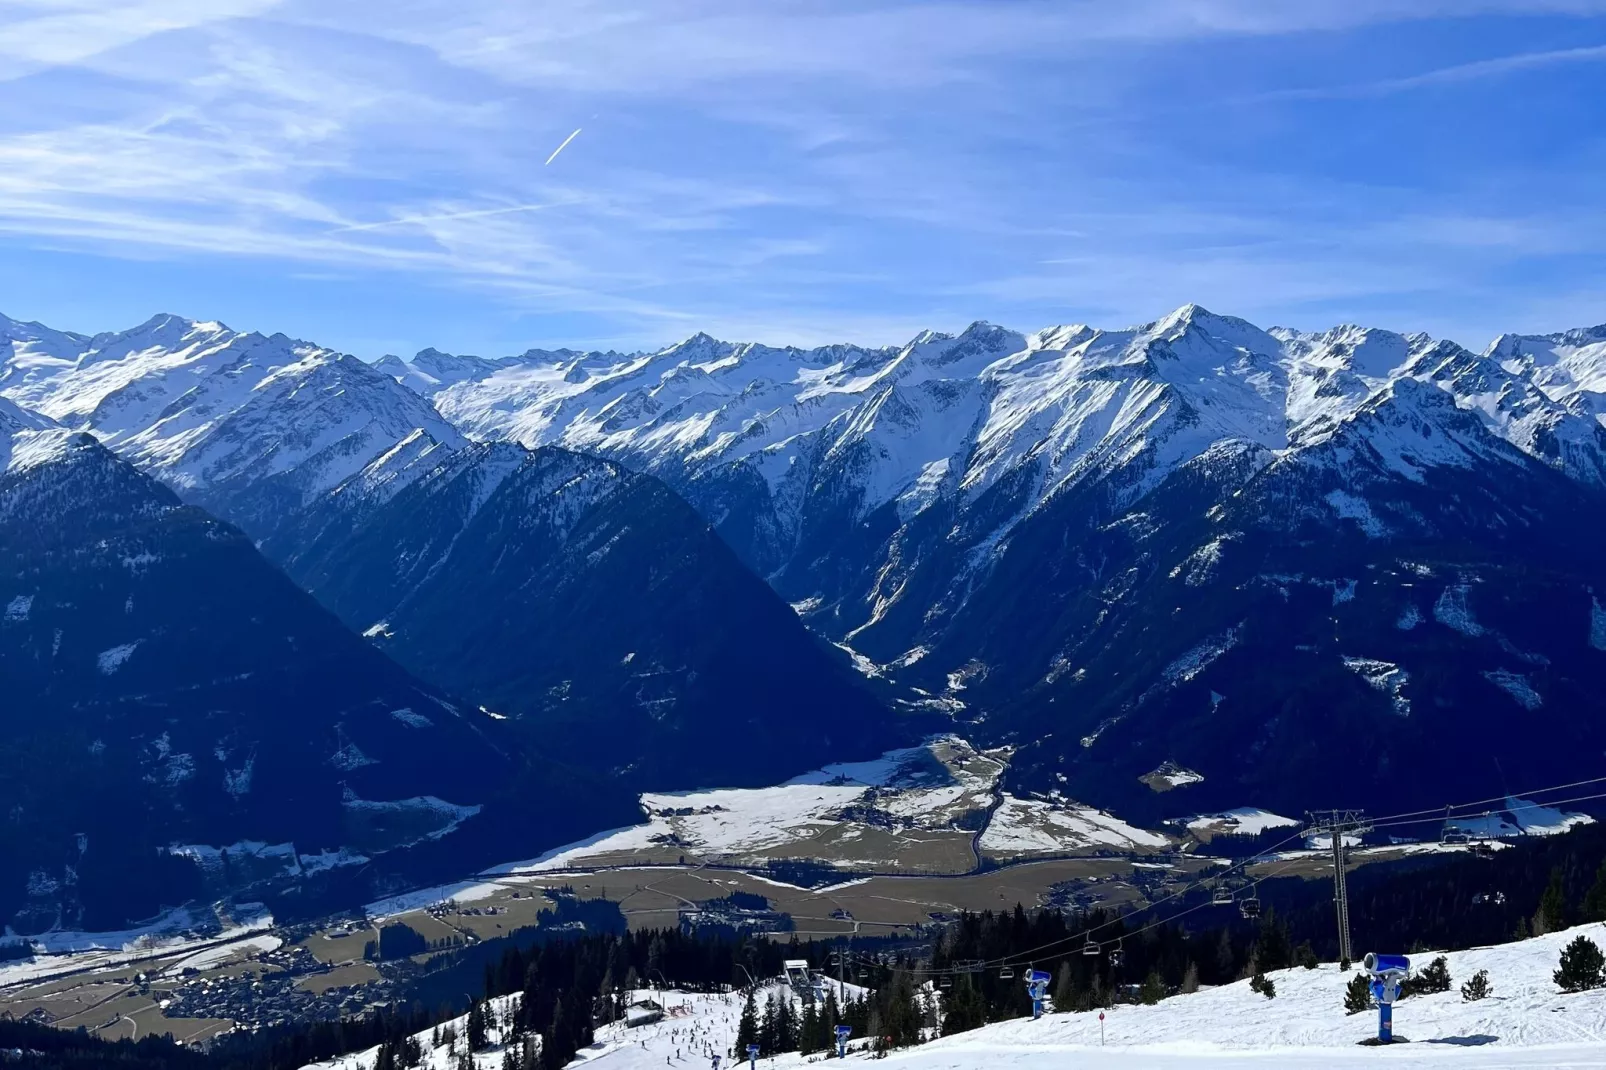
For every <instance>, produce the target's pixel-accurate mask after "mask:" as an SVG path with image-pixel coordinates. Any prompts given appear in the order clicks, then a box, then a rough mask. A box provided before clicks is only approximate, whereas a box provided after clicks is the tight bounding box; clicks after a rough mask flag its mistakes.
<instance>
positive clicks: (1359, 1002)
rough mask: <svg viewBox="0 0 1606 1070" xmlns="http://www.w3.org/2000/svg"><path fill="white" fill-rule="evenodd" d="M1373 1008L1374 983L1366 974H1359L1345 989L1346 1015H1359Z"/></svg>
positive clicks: (1351, 979) (1350, 980) (1352, 978)
mask: <svg viewBox="0 0 1606 1070" xmlns="http://www.w3.org/2000/svg"><path fill="white" fill-rule="evenodd" d="M1371 1007H1372V983H1371V981H1369V980H1368V979H1367V977H1366V975H1365V974H1364V973H1357V974H1355V975H1354V976H1353V977H1351V978H1350V979H1349V984H1348V985H1346V986H1345V988H1344V1013H1345V1014H1359V1013H1361V1012H1362V1011H1365V1010H1370V1009H1371Z"/></svg>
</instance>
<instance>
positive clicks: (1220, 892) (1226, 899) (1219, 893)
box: [1210, 888, 1232, 907]
mask: <svg viewBox="0 0 1606 1070" xmlns="http://www.w3.org/2000/svg"><path fill="white" fill-rule="evenodd" d="M1210 902H1211V903H1212V904H1214V905H1216V906H1218V907H1224V906H1231V905H1232V889H1231V888H1217V889H1216V892H1215V894H1214V895H1212V896H1211V897H1210Z"/></svg>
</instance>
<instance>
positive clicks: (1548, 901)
mask: <svg viewBox="0 0 1606 1070" xmlns="http://www.w3.org/2000/svg"><path fill="white" fill-rule="evenodd" d="M1566 927H1567V896H1566V893H1565V892H1564V891H1563V890H1562V886H1561V867H1560V866H1556V867H1554V868H1553V869H1551V871H1550V883H1549V884H1548V885H1546V886H1545V894H1544V895H1543V896H1541V897H1540V899H1539V910H1538V911H1537V912H1536V913H1535V914H1534V924H1533V931H1534V935H1535V936H1544V935H1545V934H1546V933H1554V932H1560V931H1561V930H1562V929H1565V928H1566Z"/></svg>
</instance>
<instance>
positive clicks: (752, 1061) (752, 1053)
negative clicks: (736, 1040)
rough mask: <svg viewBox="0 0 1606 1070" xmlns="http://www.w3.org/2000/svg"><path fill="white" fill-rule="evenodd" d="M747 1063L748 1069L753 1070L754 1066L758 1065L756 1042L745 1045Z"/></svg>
mask: <svg viewBox="0 0 1606 1070" xmlns="http://www.w3.org/2000/svg"><path fill="white" fill-rule="evenodd" d="M747 1065H748V1068H749V1070H754V1068H756V1067H757V1066H758V1045H757V1044H749V1045H748V1046H747Z"/></svg>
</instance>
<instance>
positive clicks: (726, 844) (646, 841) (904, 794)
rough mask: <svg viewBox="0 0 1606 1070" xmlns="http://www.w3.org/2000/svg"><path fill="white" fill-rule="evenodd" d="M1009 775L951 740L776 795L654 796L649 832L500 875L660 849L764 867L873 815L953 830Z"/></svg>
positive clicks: (592, 843) (847, 837) (746, 791)
mask: <svg viewBox="0 0 1606 1070" xmlns="http://www.w3.org/2000/svg"><path fill="white" fill-rule="evenodd" d="M1003 770H1004V758H1003V757H1002V756H995V755H992V754H985V753H981V752H978V751H976V750H975V749H974V748H973V747H971V746H970V744H969V743H967V742H965V741H964V740H962V739H958V738H957V737H952V736H944V737H939V738H936V739H932V740H929V741H927V742H926V743H924V744H922V745H921V746H918V747H908V748H903V749H900V750H893V751H888V752H887V753H886V754H884V755H882V756H881V757H880V758H877V759H874V760H872V761H867V762H847V763H842V764H838V765H828V766H826V767H825V768H823V769H818V770H815V771H813V772H810V773H805V774H803V775H802V776H799V777H795V778H793V779H792V780H790V781H788V782H787V783H785V784H779V785H776V786H775V787H770V788H732V789H716V790H711V791H686V792H673V793H663V794H659V793H650V794H646V795H643V796H642V797H641V807H642V810H643V812H644V813H645V815H646V817H647V820H646V821H645V822H644V823H643V824H640V825H633V826H631V827H629V828H625V829H619V830H617V831H615V832H613V833H610V834H608V835H605V836H601V837H595V838H592V839H590V840H587V841H585V842H583V843H581V844H576V845H574V846H573V847H571V848H568V849H565V850H562V851H558V852H555V853H552V854H549V855H546V856H544V857H542V858H540V859H536V860H533V861H531V862H529V863H525V864H522V865H515V866H508V867H501V868H500V870H499V872H504V873H516V872H536V871H540V870H546V869H560V868H564V867H567V866H574V865H584V864H585V863H586V862H587V861H589V860H595V859H598V858H608V857H615V858H616V857H617V856H618V855H621V854H629V853H633V852H640V851H649V850H652V849H653V848H655V847H658V848H663V847H669V848H671V849H678V850H684V851H685V852H686V853H688V854H694V855H696V856H697V857H699V858H702V859H707V858H710V857H717V858H725V859H742V858H755V859H761V858H762V857H763V855H764V854H765V853H766V852H774V851H777V850H781V849H790V848H794V847H795V846H796V845H798V844H802V843H805V842H807V841H809V840H813V839H815V838H816V837H819V836H820V835H821V834H823V833H825V832H827V831H831V830H834V829H837V828H839V827H843V831H842V834H841V835H840V836H839V838H838V840H837V841H836V842H837V843H838V844H840V843H842V842H844V841H846V842H851V841H852V840H854V839H857V838H859V836H858V835H856V833H858V834H860V835H862V832H863V829H862V828H856V826H864V825H866V824H868V822H866V821H865V820H864V818H865V817H866V816H867V815H868V813H869V812H874V813H875V814H877V815H880V819H881V820H882V821H884V822H886V823H888V824H890V825H892V826H893V827H897V828H901V829H919V830H927V831H933V832H936V831H946V830H951V829H954V828H956V827H957V822H958V821H959V819H960V818H962V817H964V816H965V815H966V814H969V813H973V812H976V811H981V810H985V809H986V808H987V807H988V806H989V805H990V804H991V802H992V792H993V789H994V786H995V785H996V784H997V781H998V777H999V775H1000V774H1001V773H1002V772H1003ZM853 861H855V862H863V861H865V860H864V859H857V858H855V859H853ZM884 861H886V862H888V863H891V862H892V861H893V860H891V859H887V860H884Z"/></svg>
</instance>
